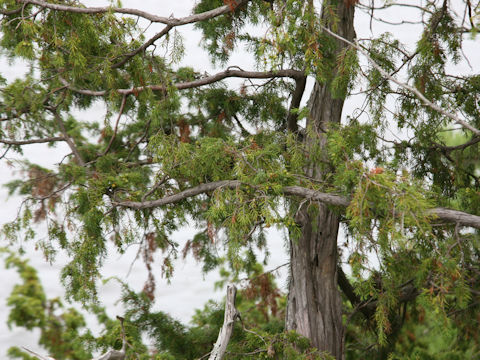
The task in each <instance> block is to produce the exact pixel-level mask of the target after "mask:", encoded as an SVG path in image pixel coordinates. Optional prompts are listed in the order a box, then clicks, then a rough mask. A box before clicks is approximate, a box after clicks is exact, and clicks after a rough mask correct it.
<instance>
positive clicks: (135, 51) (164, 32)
mask: <svg viewBox="0 0 480 360" xmlns="http://www.w3.org/2000/svg"><path fill="white" fill-rule="evenodd" d="M172 28H173V26H172V25H167V26H165V27H164V28H163V30H162V31H160V32H159V33H157V34H155V36H153V37H152V38H151V39H150V40H148V41H147V42H146V43H145V44H143V45H142V46H140V47H138V48H137V49H135V50H133V51H131V52H129V53H128V54H125V55H123V56H124V59H123V60H121V61H119V62H117V63H116V64H113V65H112V69H116V68H118V67H120V66H122V65H124V64H125V63H126V62H127V61H128V60H130V59H131V58H132V57H134V56H135V55H137V54H138V53H139V52H142V51H144V50H145V49H146V48H148V47H149V46H150V45H153V43H155V41H157V40H158V39H160V38H162V37H163V36H165V35H166V34H168V32H169V31H170V30H171V29H172Z"/></svg>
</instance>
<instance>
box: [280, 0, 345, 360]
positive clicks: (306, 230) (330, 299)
mask: <svg viewBox="0 0 480 360" xmlns="http://www.w3.org/2000/svg"><path fill="white" fill-rule="evenodd" d="M327 4H330V5H333V4H337V2H336V1H334V0H331V1H327ZM353 14H354V6H348V5H347V4H346V2H343V1H342V0H340V1H339V2H338V4H337V15H338V17H339V24H338V29H337V31H338V34H339V35H341V36H343V37H345V38H346V39H349V40H352V39H353V38H354V30H353ZM343 48H345V45H344V44H343V43H341V42H337V50H336V51H337V54H338V53H339V52H340V51H341V50H342V49H343ZM309 106H310V117H309V120H308V121H307V126H308V127H311V128H312V129H313V130H315V131H316V132H317V133H318V134H319V136H320V141H321V142H323V145H324V144H325V140H326V139H325V137H324V135H322V134H323V133H324V131H325V129H328V128H329V127H330V124H331V123H339V122H340V118H341V115H342V108H343V100H342V99H333V98H332V96H331V93H330V90H329V86H328V84H319V83H316V84H315V86H314V89H313V91H312V95H311V96H310V100H309ZM305 141H307V142H308V141H309V140H308V139H307V140H305ZM322 172H325V170H323V171H322V170H321V169H320V168H319V167H318V166H311V167H309V168H308V169H306V175H308V176H310V177H314V178H316V179H322V178H325V173H322ZM309 205H310V204H308V203H304V204H303V205H301V208H299V209H298V210H297V212H296V221H297V222H298V224H299V225H300V227H301V235H300V237H299V238H298V239H291V241H290V259H291V267H290V284H289V294H288V305H287V319H286V327H287V329H288V330H296V331H297V332H298V333H300V334H301V335H303V336H305V337H307V338H309V339H310V340H311V342H312V345H313V346H315V347H316V348H318V349H319V350H321V351H326V352H328V353H330V354H331V355H332V356H334V357H335V358H336V359H343V358H344V353H343V342H342V339H343V324H342V303H341V298H340V293H339V291H338V288H337V236H338V225H339V221H338V217H337V216H336V215H335V213H333V212H332V211H330V210H329V209H328V208H327V207H326V206H324V205H323V204H316V205H315V206H311V205H310V206H309Z"/></svg>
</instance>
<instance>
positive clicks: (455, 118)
mask: <svg viewBox="0 0 480 360" xmlns="http://www.w3.org/2000/svg"><path fill="white" fill-rule="evenodd" d="M321 27H322V29H323V30H324V31H325V32H327V33H329V34H330V35H331V36H333V37H335V38H336V39H338V40H341V41H343V42H345V43H347V44H348V45H350V46H353V47H354V48H355V49H357V50H358V51H360V52H361V53H362V54H363V55H364V56H365V57H366V58H367V59H368V61H369V62H370V63H371V64H372V66H373V67H374V68H375V69H377V70H378V72H379V73H380V74H382V76H383V77H385V78H387V79H388V80H390V81H392V82H394V83H395V84H397V85H398V86H400V87H401V88H404V89H405V90H408V91H410V92H412V93H414V94H415V95H416V96H417V97H418V98H419V99H420V100H421V101H422V102H423V103H424V104H425V105H426V106H428V107H430V108H432V109H433V110H435V111H438V112H439V113H441V114H443V115H445V116H446V117H449V118H450V119H452V120H453V121H454V122H455V123H457V124H459V125H461V126H462V127H464V128H465V129H468V130H470V131H472V132H473V133H474V134H476V135H478V136H480V130H478V129H477V128H474V127H473V126H472V125H470V124H469V123H467V122H466V121H464V120H462V119H460V118H459V117H458V116H456V115H454V114H452V113H451V112H449V111H446V110H445V109H443V108H441V107H440V106H438V105H437V104H435V103H433V102H431V101H430V100H428V99H427V98H426V97H425V95H423V94H422V93H421V92H420V91H419V90H418V89H416V88H414V87H413V86H410V85H408V84H406V83H403V82H401V81H399V80H397V79H396V78H394V77H393V76H390V74H389V73H387V72H386V71H385V70H383V69H382V67H381V66H380V65H378V64H377V63H376V62H375V61H374V60H373V59H372V58H371V57H370V56H369V55H368V53H367V52H366V51H365V50H364V49H363V48H362V47H360V46H359V45H358V44H356V43H353V42H351V41H349V40H347V39H345V38H344V37H342V36H339V35H337V34H335V33H334V32H332V31H330V30H329V29H327V28H326V27H324V26H321Z"/></svg>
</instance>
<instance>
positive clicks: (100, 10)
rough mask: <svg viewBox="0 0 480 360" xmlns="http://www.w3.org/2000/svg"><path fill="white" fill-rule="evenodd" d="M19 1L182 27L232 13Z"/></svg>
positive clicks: (224, 8)
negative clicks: (163, 12) (167, 13)
mask: <svg viewBox="0 0 480 360" xmlns="http://www.w3.org/2000/svg"><path fill="white" fill-rule="evenodd" d="M17 1H18V2H19V3H21V4H33V5H38V6H41V7H44V8H47V9H51V10H56V11H66V12H73V13H78V14H104V13H107V12H113V13H119V14H127V15H133V16H139V17H142V18H144V19H147V20H150V21H151V22H155V23H162V24H165V25H170V26H181V25H186V24H191V23H195V22H199V21H205V20H208V19H211V18H214V17H216V16H219V15H223V14H227V13H229V12H231V11H232V8H231V6H230V5H224V6H220V7H218V8H216V9H213V10H209V11H205V12H203V13H200V14H194V15H190V16H186V17H183V18H174V17H173V16H172V17H164V16H157V15H154V14H151V13H148V12H146V11H142V10H139V9H129V8H117V7H111V6H104V7H83V8H82V7H76V6H68V5H61V4H52V3H49V2H46V1H42V0H17ZM247 1H248V0H240V1H239V2H238V4H237V7H238V6H240V5H242V4H244V3H246V2H247Z"/></svg>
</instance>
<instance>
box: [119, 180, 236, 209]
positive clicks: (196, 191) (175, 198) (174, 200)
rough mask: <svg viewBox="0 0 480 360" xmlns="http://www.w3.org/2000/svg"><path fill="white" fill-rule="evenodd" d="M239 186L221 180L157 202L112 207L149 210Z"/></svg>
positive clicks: (132, 203)
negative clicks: (220, 189)
mask: <svg viewBox="0 0 480 360" xmlns="http://www.w3.org/2000/svg"><path fill="white" fill-rule="evenodd" d="M238 186H240V181H238V180H223V181H215V182H211V183H206V184H201V185H198V186H195V187H193V188H190V189H187V190H184V191H181V192H179V193H177V194H173V195H169V196H166V197H164V198H161V199H158V200H150V201H145V202H136V201H122V202H112V204H113V205H116V206H122V207H128V208H131V209H137V210H141V209H151V208H155V207H159V206H163V205H167V204H174V203H177V202H180V201H182V200H185V199H188V198H190V197H193V196H197V195H200V194H204V193H206V192H209V191H213V190H216V189H218V188H222V187H225V188H236V187H238Z"/></svg>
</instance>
